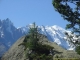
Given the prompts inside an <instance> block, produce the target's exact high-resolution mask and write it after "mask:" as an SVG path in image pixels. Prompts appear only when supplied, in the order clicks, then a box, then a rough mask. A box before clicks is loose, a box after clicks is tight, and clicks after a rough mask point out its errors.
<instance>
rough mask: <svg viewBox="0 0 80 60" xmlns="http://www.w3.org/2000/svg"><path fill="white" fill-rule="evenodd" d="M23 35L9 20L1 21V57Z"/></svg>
mask: <svg viewBox="0 0 80 60" xmlns="http://www.w3.org/2000/svg"><path fill="white" fill-rule="evenodd" d="M23 35H24V33H23V32H22V30H21V29H17V28H16V27H15V26H14V25H13V23H12V22H11V21H10V20H9V19H8V18H7V19H6V20H2V21H1V20H0V57H1V56H2V55H3V54H4V53H5V52H6V51H7V50H8V49H9V48H10V47H11V46H12V45H13V43H15V42H16V40H17V39H18V38H20V37H21V36H23Z"/></svg>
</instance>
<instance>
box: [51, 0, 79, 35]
mask: <svg viewBox="0 0 80 60" xmlns="http://www.w3.org/2000/svg"><path fill="white" fill-rule="evenodd" d="M52 4H53V6H54V8H55V10H56V11H57V12H58V13H60V14H61V16H62V17H63V18H64V19H65V20H67V21H68V22H69V24H67V25H66V29H70V28H72V31H73V32H77V33H78V35H80V1H79V0H78V1H75V0H53V2H52ZM71 4H72V5H73V6H74V7H72V6H70V5H71Z"/></svg>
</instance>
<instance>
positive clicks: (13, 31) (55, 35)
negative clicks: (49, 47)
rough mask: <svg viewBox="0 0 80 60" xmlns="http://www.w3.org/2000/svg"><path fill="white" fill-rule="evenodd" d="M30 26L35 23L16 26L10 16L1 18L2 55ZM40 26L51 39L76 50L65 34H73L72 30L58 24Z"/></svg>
mask: <svg viewBox="0 0 80 60" xmlns="http://www.w3.org/2000/svg"><path fill="white" fill-rule="evenodd" d="M29 27H33V25H32V24H29V25H27V26H26V27H19V28H16V27H15V26H14V25H13V23H12V22H11V21H10V20H9V19H8V18H7V19H5V20H0V56H2V55H3V54H4V53H5V52H6V51H7V50H8V49H9V48H10V47H11V46H12V45H13V44H14V43H15V42H16V41H17V40H18V39H19V38H20V37H21V36H23V35H25V34H26V33H27V32H28V30H29ZM38 28H39V30H40V31H39V32H40V33H41V34H43V35H45V36H47V37H48V40H49V41H51V42H55V43H57V44H58V45H59V46H62V47H63V48H65V49H66V50H74V48H75V47H74V45H71V44H69V42H68V40H66V38H67V37H66V36H65V34H64V33H65V32H68V33H69V34H71V32H70V31H67V30H65V29H63V28H61V27H59V26H57V25H54V26H38ZM74 38H75V37H74Z"/></svg>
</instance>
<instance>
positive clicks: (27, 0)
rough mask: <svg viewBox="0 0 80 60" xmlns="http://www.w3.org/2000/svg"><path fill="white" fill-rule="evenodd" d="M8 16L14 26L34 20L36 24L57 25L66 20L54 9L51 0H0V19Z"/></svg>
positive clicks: (62, 25) (23, 24)
mask: <svg viewBox="0 0 80 60" xmlns="http://www.w3.org/2000/svg"><path fill="white" fill-rule="evenodd" d="M6 18H9V19H10V20H11V21H12V22H13V24H14V26H16V27H21V26H26V25H27V24H30V23H33V22H36V24H37V25H39V26H41V25H44V26H46V25H49V26H52V25H58V26H61V27H63V28H65V26H66V24H67V22H66V21H65V20H63V18H62V17H61V15H60V14H59V13H58V12H56V11H55V10H54V7H53V6H52V0H0V19H1V20H4V19H6Z"/></svg>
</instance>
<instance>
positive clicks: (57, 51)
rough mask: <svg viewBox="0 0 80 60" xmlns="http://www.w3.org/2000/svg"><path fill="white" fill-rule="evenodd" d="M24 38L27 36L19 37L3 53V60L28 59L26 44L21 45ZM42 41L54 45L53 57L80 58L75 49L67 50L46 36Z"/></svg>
mask: <svg viewBox="0 0 80 60" xmlns="http://www.w3.org/2000/svg"><path fill="white" fill-rule="evenodd" d="M24 38H25V36H23V37H21V38H20V39H18V40H17V42H16V43H15V44H14V45H13V46H12V47H11V48H10V49H9V50H8V52H6V53H5V54H4V55H3V57H2V58H1V60H26V56H25V51H24V46H23V45H20V44H21V43H22V42H23V40H24ZM40 41H41V42H42V43H43V44H48V45H50V46H53V47H54V50H53V52H54V55H53V58H55V57H56V56H58V57H60V58H80V55H78V54H77V53H76V52H75V51H69V50H65V49H63V48H62V47H60V46H59V45H57V44H56V43H54V42H50V41H49V40H48V39H47V38H46V37H44V38H43V39H40ZM19 45H20V46H19Z"/></svg>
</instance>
